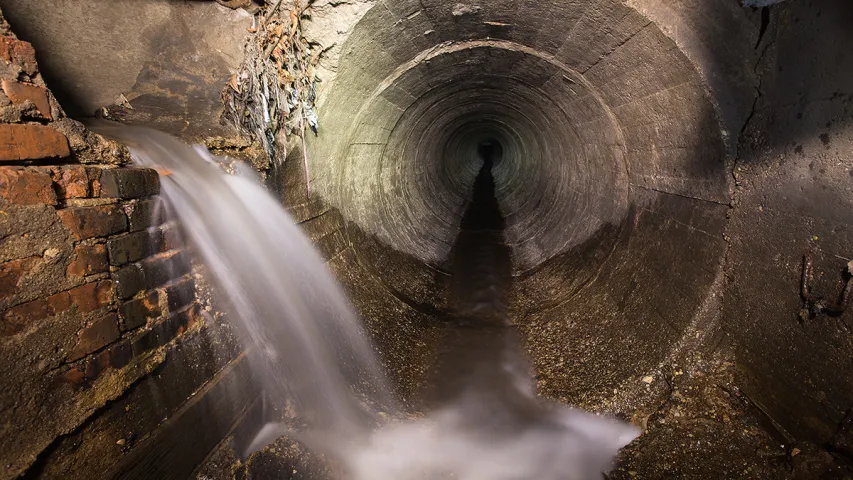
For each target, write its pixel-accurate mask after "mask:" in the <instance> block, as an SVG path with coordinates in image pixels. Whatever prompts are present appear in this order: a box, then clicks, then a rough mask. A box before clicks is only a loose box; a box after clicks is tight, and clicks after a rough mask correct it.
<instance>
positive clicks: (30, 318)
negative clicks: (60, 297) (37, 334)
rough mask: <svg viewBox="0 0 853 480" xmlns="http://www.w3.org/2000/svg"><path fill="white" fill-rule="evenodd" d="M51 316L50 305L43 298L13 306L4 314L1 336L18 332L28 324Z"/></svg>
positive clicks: (0, 329)
mask: <svg viewBox="0 0 853 480" xmlns="http://www.w3.org/2000/svg"><path fill="white" fill-rule="evenodd" d="M49 316H51V310H50V305H49V304H48V302H47V301H46V300H45V299H43V298H40V299H38V300H33V301H32V302H27V303H24V304H21V305H18V306H15V307H12V308H10V309H9V310H6V313H4V314H3V321H2V323H0V336H9V335H15V334H18V333H20V332H22V331H23V330H24V329H26V328H27V326H29V325H32V324H33V323H35V322H37V321H39V320H41V319H43V318H47V317H49Z"/></svg>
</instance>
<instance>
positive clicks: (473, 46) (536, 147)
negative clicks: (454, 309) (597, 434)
mask: <svg viewBox="0 0 853 480" xmlns="http://www.w3.org/2000/svg"><path fill="white" fill-rule="evenodd" d="M537 17H540V18H549V19H551V20H552V21H549V22H545V23H542V22H531V21H529V19H532V18H537ZM320 115H321V117H322V118H324V119H325V121H324V125H323V134H322V135H321V136H320V137H318V139H317V141H315V142H313V143H312V147H313V148H310V149H309V155H308V157H309V159H311V160H312V164H311V171H312V172H316V174H315V177H316V178H314V179H312V185H313V188H315V191H316V192H318V193H319V194H320V195H322V196H323V197H324V198H326V199H327V200H328V201H330V202H331V203H332V204H333V205H335V206H338V207H339V208H340V209H341V211H342V213H343V215H344V216H345V217H346V218H347V219H348V220H349V221H350V222H351V223H352V224H353V226H354V228H352V229H351V230H357V233H355V234H354V235H351V237H352V238H354V239H355V241H356V242H360V243H362V244H369V245H370V246H369V247H366V248H364V249H363V250H364V251H365V252H367V253H362V254H361V255H362V256H364V257H366V261H365V262H364V263H367V264H370V263H374V261H373V259H372V258H370V252H372V251H376V250H381V249H383V248H386V249H393V250H396V251H397V252H399V253H402V254H404V255H405V256H406V257H408V259H409V264H410V265H411V264H412V263H415V264H417V263H418V262H421V265H420V266H415V267H409V268H419V269H421V270H425V272H424V273H423V274H421V275H416V276H415V277H414V278H421V279H423V282H422V283H420V284H419V283H418V282H411V281H404V282H398V281H397V279H396V274H397V272H396V271H395V269H394V268H393V267H391V268H385V267H382V266H376V267H374V268H373V269H372V271H373V272H374V274H375V275H378V276H379V277H380V278H383V279H384V282H383V283H384V284H385V285H387V286H388V288H389V289H390V290H391V291H392V293H393V294H394V295H395V296H397V297H398V298H403V299H404V300H405V301H406V302H407V303H409V304H412V305H442V303H443V295H444V293H443V291H442V289H441V288H436V287H434V286H431V285H429V284H431V283H433V282H434V279H435V278H436V277H435V275H430V274H429V273H431V272H438V276H439V278H441V277H442V275H444V274H446V273H447V272H446V268H447V266H446V263H447V259H448V258H449V252H450V248H451V244H452V242H453V240H454V238H455V237H456V234H457V233H458V230H459V224H460V221H461V216H462V212H463V211H464V209H465V207H466V204H467V202H468V201H469V197H470V189H471V185H472V183H473V179H474V177H475V175H476V173H477V171H478V170H479V166H480V165H479V161H478V159H477V157H476V155H475V153H476V148H477V145H478V143H479V142H480V141H482V140H484V139H488V138H494V139H496V140H497V141H499V142H500V143H501V145H502V146H504V155H503V158H502V160H501V161H500V163H498V164H497V166H496V167H495V178H496V184H497V192H496V193H497V196H498V201H499V202H500V205H501V209H502V213H503V214H504V216H505V217H506V219H507V232H506V234H507V240H508V243H509V244H510V246H511V247H513V249H514V270H515V272H516V276H517V279H516V285H515V292H514V295H513V302H512V303H513V307H514V310H515V314H514V317H515V319H516V322H517V324H518V325H519V328H520V329H521V330H522V331H523V332H524V333H525V335H526V337H527V340H528V345H529V347H528V348H529V350H530V351H531V353H533V356H534V359H535V362H536V366H537V369H538V371H539V375H540V388H541V389H542V391H543V392H546V393H548V394H550V395H552V396H554V397H557V398H559V399H561V400H563V401H569V402H571V403H573V404H580V405H583V406H587V407H591V408H595V407H598V408H601V407H603V406H604V405H605V404H606V405H608V406H611V407H612V408H614V409H621V408H622V407H616V406H615V405H616V404H617V403H619V402H620V401H625V400H627V399H628V398H632V399H634V397H636V396H637V395H636V394H640V395H642V394H643V393H644V392H643V391H642V390H640V391H638V392H635V393H634V394H631V393H628V392H629V391H632V390H635V389H636V386H637V383H638V379H639V378H640V377H642V376H644V375H645V374H647V373H649V372H650V371H652V370H654V369H655V368H656V367H657V366H658V365H659V364H660V363H661V362H664V361H665V360H667V359H669V358H670V357H672V356H674V355H675V354H676V353H677V352H675V350H677V349H679V348H680V347H681V346H682V344H681V343H680V342H681V340H682V338H683V337H684V336H685V335H687V334H688V333H690V334H691V335H692V334H693V333H694V331H695V330H696V327H697V324H696V322H702V321H704V320H705V319H694V317H695V315H696V312H697V309H698V308H699V307H700V305H701V304H702V302H703V301H704V300H705V298H706V297H707V296H708V292H709V289H710V288H711V286H712V285H713V284H714V282H715V280H716V278H717V276H718V274H719V273H720V269H721V263H720V260H721V257H722V255H723V253H724V251H725V241H724V240H723V226H724V221H725V215H726V211H727V207H726V206H725V205H724V204H725V203H726V202H727V201H728V199H729V197H730V186H729V181H730V179H731V176H730V175H729V174H728V173H727V165H726V154H725V145H724V141H723V139H722V136H721V132H720V130H721V128H720V120H719V118H718V115H717V112H716V111H715V110H714V107H713V104H712V103H711V102H710V101H709V99H708V96H707V95H706V92H705V87H704V86H703V83H702V81H701V78H700V76H699V75H698V74H697V72H696V70H695V69H694V67H693V65H692V64H691V63H690V61H689V60H688V59H687V57H686V56H685V55H684V54H683V53H681V51H680V50H679V49H678V48H677V46H676V45H675V43H674V42H673V41H672V40H670V39H669V38H667V37H666V36H665V35H664V34H663V33H662V32H661V30H660V29H659V28H658V27H657V26H656V25H654V24H653V23H652V22H651V21H650V20H649V19H648V18H646V17H645V16H643V15H641V14H640V13H638V12H637V11H636V10H634V9H632V8H630V7H627V6H625V5H624V4H623V3H621V2H619V1H605V2H598V3H593V4H589V3H585V2H576V3H566V2H545V3H541V2H540V3H537V4H536V5H535V7H534V6H532V5H526V4H524V3H523V2H497V3H496V4H493V3H489V4H483V5H463V4H456V5H455V6H454V5H451V4H449V3H430V4H427V3H424V4H421V2H386V3H380V4H378V5H376V6H374V7H373V8H372V9H371V10H370V11H368V12H367V13H366V15H364V17H363V18H362V19H361V20H360V22H359V23H358V24H357V25H356V27H355V29H354V30H353V32H352V34H351V35H350V36H349V37H348V39H347V42H346V43H345V44H344V46H343V47H342V49H341V56H340V61H339V64H338V71H337V75H336V76H335V78H334V80H333V81H332V82H331V84H330V85H329V86H327V87H326V93H325V96H324V99H323V107H322V109H321V111H320ZM664 252H665V253H664ZM664 257H667V258H668V259H669V260H670V261H671V262H674V264H675V265H679V266H680V268H668V267H667V265H666V262H665V261H664ZM423 283H426V285H425V284H423ZM570 359H573V360H570ZM614 392H617V393H616V394H614ZM617 397H618V401H617ZM637 400H638V399H637Z"/></svg>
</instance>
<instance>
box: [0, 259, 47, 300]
mask: <svg viewBox="0 0 853 480" xmlns="http://www.w3.org/2000/svg"><path fill="white" fill-rule="evenodd" d="M40 259H41V257H38V256H33V257H27V258H20V259H18V260H9V261H8V262H3V263H0V295H3V296H6V295H11V294H13V293H14V292H15V291H16V290H17V289H18V281H20V279H21V277H23V276H24V275H25V274H26V273H27V272H29V271H30V270H31V269H32V267H33V265H34V264H35V263H36V262H38V261H39V260H40Z"/></svg>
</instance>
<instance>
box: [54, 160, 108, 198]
mask: <svg viewBox="0 0 853 480" xmlns="http://www.w3.org/2000/svg"><path fill="white" fill-rule="evenodd" d="M50 168H51V173H52V177H53V181H54V182H55V183H56V190H57V194H58V195H59V198H61V199H68V198H89V197H96V196H98V195H100V181H99V178H100V176H101V169H100V168H94V167H84V166H82V165H63V166H56V167H50Z"/></svg>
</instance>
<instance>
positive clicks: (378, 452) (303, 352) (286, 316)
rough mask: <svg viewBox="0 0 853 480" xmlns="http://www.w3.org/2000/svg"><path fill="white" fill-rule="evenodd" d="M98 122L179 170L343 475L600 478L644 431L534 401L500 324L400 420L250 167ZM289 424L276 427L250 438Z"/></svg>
mask: <svg viewBox="0 0 853 480" xmlns="http://www.w3.org/2000/svg"><path fill="white" fill-rule="evenodd" d="M94 128H95V129H96V130H97V131H99V132H101V133H103V134H105V135H108V136H110V137H113V138H115V139H117V140H119V141H122V142H123V143H125V144H127V145H128V147H129V148H130V150H131V154H132V156H133V159H134V161H135V162H136V163H138V164H139V165H143V166H148V167H156V168H158V169H160V170H161V171H168V172H169V174H168V175H164V176H161V185H162V189H161V195H162V196H163V197H164V199H165V201H166V202H167V204H168V206H169V209H170V211H171V212H172V213H173V214H174V215H176V217H177V219H178V220H179V221H180V223H181V224H182V225H183V230H184V232H185V236H186V237H187V240H188V241H189V243H190V244H191V246H192V250H193V251H194V252H195V253H196V254H197V255H198V256H199V260H200V261H201V262H202V263H204V264H205V265H206V267H207V269H208V271H209V276H210V277H211V278H209V280H210V281H211V283H212V284H213V285H214V287H215V289H216V292H217V299H218V301H219V303H220V304H222V306H223V307H224V309H225V310H226V311H227V319H228V321H229V322H230V323H232V324H233V325H234V327H235V329H236V330H237V332H238V334H239V336H240V338H241V341H242V343H243V345H244V346H245V347H246V348H247V350H248V351H249V361H250V362H251V367H252V369H253V372H254V376H255V377H256V378H257V379H258V381H259V382H260V383H261V385H262V387H263V389H264V391H265V392H266V395H267V397H269V398H273V399H276V398H278V399H287V403H288V404H289V405H291V406H292V408H293V410H294V411H295V413H296V415H297V416H298V417H299V418H300V419H305V422H306V424H307V425H308V428H307V431H306V432H302V433H300V434H297V437H299V438H302V439H308V443H310V446H311V447H312V448H316V449H318V450H322V451H323V453H327V454H330V455H333V456H334V457H336V458H338V459H339V460H340V461H341V462H342V463H343V467H344V470H345V471H346V472H348V473H347V478H352V479H355V480H368V479H369V480H432V479H438V478H453V479H461V480H521V479H541V480H562V479H596V480H598V479H600V478H601V472H603V471H606V470H608V469H609V467H610V462H611V461H612V458H613V456H614V455H615V453H616V452H617V451H618V449H619V448H621V447H623V446H625V445H626V444H628V443H629V442H630V441H631V440H632V439H633V438H635V437H636V436H637V434H638V432H637V430H636V429H635V428H634V427H631V426H629V425H626V424H624V423H622V422H619V421H616V420H612V419H607V418H603V417H599V416H595V415H591V414H588V413H585V412H582V411H579V410H576V409H572V408H569V407H566V406H563V405H556V404H550V403H546V402H543V401H542V400H541V399H538V398H537V397H536V395H535V392H534V385H533V382H532V380H531V378H530V377H529V374H528V373H527V372H528V371H529V369H528V368H526V364H525V361H524V359H523V358H522V357H521V355H520V353H518V351H519V349H518V348H517V346H516V343H517V342H515V341H513V339H512V338H511V337H509V335H510V334H509V333H507V334H504V333H501V332H502V331H498V333H497V334H495V332H494V331H492V332H491V335H492V336H493V337H494V338H495V339H496V340H495V342H491V343H490V342H488V341H487V342H485V343H483V345H485V346H486V349H484V350H483V351H484V361H482V362H478V363H477V365H476V366H475V367H476V368H473V367H472V368H461V369H460V371H466V372H469V373H470V372H474V373H471V374H470V375H471V381H470V386H469V387H467V388H463V389H462V390H461V393H460V394H459V395H458V396H457V397H456V398H454V399H452V400H450V401H449V402H447V404H445V405H443V406H440V407H438V408H437V409H436V410H435V411H432V412H427V413H426V415H425V417H423V418H421V419H419V420H416V421H411V420H409V421H406V420H402V419H400V418H399V417H398V416H397V415H395V413H396V412H397V409H396V401H395V398H394V395H393V394H392V390H391V388H390V387H389V382H388V380H387V378H386V376H385V374H384V373H383V372H382V371H381V367H380V364H379V362H378V360H377V357H376V354H375V352H374V350H373V347H372V346H371V345H370V342H369V341H368V339H367V337H366V335H365V333H364V332H363V327H362V325H361V323H360V322H359V320H358V318H357V316H356V315H355V314H354V313H353V311H352V308H351V306H350V305H349V303H348V302H347V300H346V298H345V297H344V295H343V293H342V291H341V288H340V287H339V286H338V284H337V282H336V281H335V280H334V278H333V276H332V275H331V273H330V272H329V271H328V270H327V268H326V266H325V264H324V262H323V261H322V259H321V258H320V256H319V255H318V254H317V253H316V252H315V250H314V248H313V246H312V245H311V243H310V241H309V240H308V239H307V238H306V237H305V235H304V234H303V233H302V232H301V231H300V230H299V228H298V227H297V226H296V225H294V222H293V220H292V219H291V218H290V216H289V215H288V214H287V212H286V211H285V210H284V209H283V208H282V207H281V205H280V204H279V203H278V202H277V201H276V199H275V198H273V197H272V196H271V195H270V193H269V192H268V191H267V190H266V189H265V188H264V187H263V186H262V185H260V184H259V182H258V180H257V179H256V177H255V176H254V175H253V173H252V172H251V171H250V170H249V169H248V168H246V169H245V170H241V171H240V172H238V174H237V175H228V174H226V173H224V172H223V171H222V170H221V169H220V168H219V167H218V166H217V165H216V162H217V160H216V159H215V158H214V157H213V156H211V155H210V153H209V152H208V151H207V150H206V149H205V148H203V147H190V146H187V145H185V144H183V143H182V142H180V141H179V140H177V139H175V138H174V137H171V136H169V135H166V134H163V133H160V132H157V131H154V130H150V129H145V128H139V127H125V126H122V125H118V124H100V123H99V124H96V125H95V126H94ZM389 328H393V326H389ZM474 334H475V335H476V332H475V333H474ZM495 335H497V336H495ZM505 335H506V338H504V336H505ZM491 346H494V347H495V348H492V347H491ZM487 350H488V351H487ZM282 403H284V401H282ZM383 418H391V419H392V420H390V421H387V422H385V423H383V421H381V419H383ZM285 432H286V429H285V428H284V427H283V426H280V424H270V425H267V426H266V427H265V428H264V429H262V431H261V432H260V433H259V435H258V438H256V440H255V442H254V445H252V447H251V448H252V449H257V448H260V447H261V446H263V444H265V443H268V442H270V441H272V440H274V439H275V438H276V437H277V436H278V435H279V434H282V433H285ZM282 476H285V474H284V473H283V475H282Z"/></svg>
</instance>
